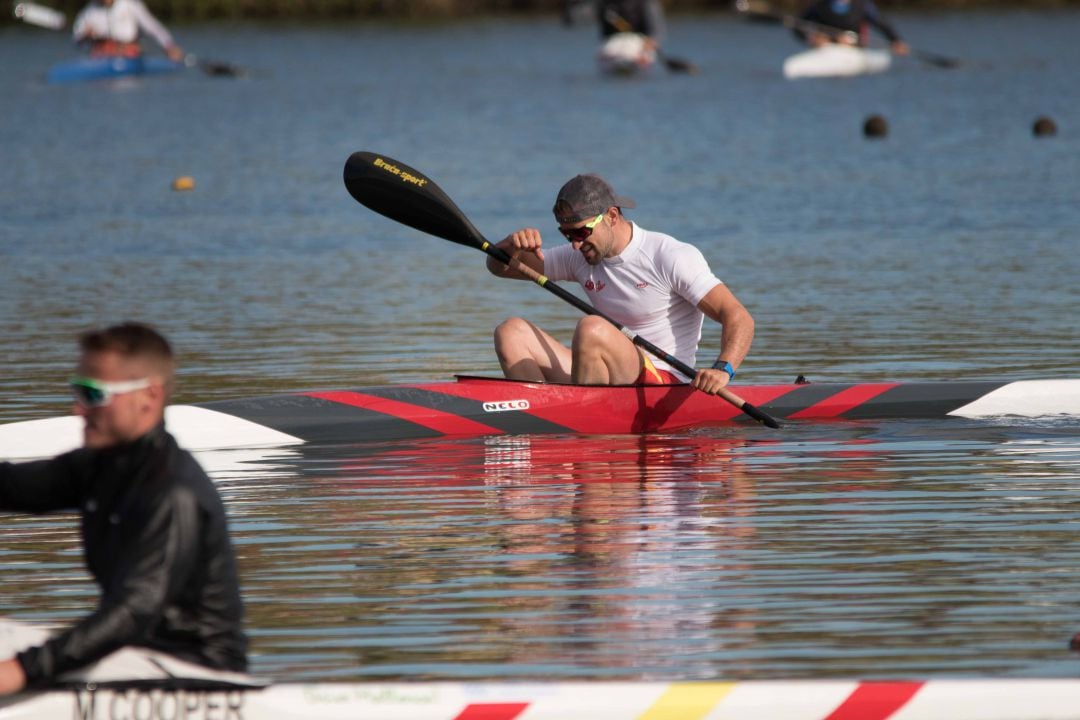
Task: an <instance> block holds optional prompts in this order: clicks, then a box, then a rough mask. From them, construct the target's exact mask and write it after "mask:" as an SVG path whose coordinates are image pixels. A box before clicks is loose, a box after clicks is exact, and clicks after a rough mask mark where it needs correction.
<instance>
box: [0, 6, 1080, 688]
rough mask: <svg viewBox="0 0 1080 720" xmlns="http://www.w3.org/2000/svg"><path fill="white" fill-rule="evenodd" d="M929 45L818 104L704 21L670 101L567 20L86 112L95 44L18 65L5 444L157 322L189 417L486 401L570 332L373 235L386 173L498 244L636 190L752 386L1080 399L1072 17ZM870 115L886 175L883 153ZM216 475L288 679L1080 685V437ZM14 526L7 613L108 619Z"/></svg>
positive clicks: (326, 55) (53, 556)
mask: <svg viewBox="0 0 1080 720" xmlns="http://www.w3.org/2000/svg"><path fill="white" fill-rule="evenodd" d="M895 19H896V21H897V24H898V25H899V26H900V28H901V29H902V30H903V32H904V33H905V35H906V36H907V39H908V40H909V41H910V42H911V44H912V45H913V46H915V47H917V48H920V49H925V50H928V51H933V52H939V53H944V54H948V55H953V56H956V57H958V58H960V59H961V60H962V61H963V63H962V65H961V66H960V67H959V68H957V69H953V70H941V69H937V68H933V67H930V66H927V65H924V64H921V63H920V62H918V61H917V60H914V59H907V60H898V61H897V63H896V64H895V66H894V69H893V70H892V71H890V72H889V73H888V74H885V75H880V76H876V77H862V78H855V79H848V80H818V81H813V80H806V81H799V82H791V81H785V80H783V79H782V78H781V76H780V72H779V69H780V64H781V62H782V61H783V58H784V57H785V56H786V55H787V54H789V53H792V52H794V51H796V50H797V49H798V46H797V45H796V44H795V43H794V41H793V40H792V39H791V38H790V36H789V35H788V34H787V32H786V31H784V30H781V29H779V28H776V27H770V26H766V25H759V24H750V23H746V22H742V21H739V20H737V19H735V18H732V17H729V16H727V15H706V16H701V17H684V18H673V19H672V20H671V23H670V24H671V27H670V33H669V35H670V39H669V42H668V45H667V50H668V52H669V53H670V54H671V55H673V56H678V57H685V58H687V59H690V60H692V61H693V62H695V63H696V64H697V65H699V66H700V67H701V70H702V71H701V73H700V74H698V75H693V76H690V75H677V74H665V73H664V72H663V71H660V72H658V73H657V74H655V75H654V76H652V77H648V78H644V79H636V80H611V79H605V78H602V77H600V76H599V75H598V73H597V72H596V70H595V67H594V65H593V51H594V47H593V40H594V35H593V30H592V28H590V27H575V28H571V29H565V28H562V27H561V26H560V25H559V24H558V22H557V21H556V20H555V19H554V18H533V19H525V20H489V21H479V22H473V23H463V24H455V25H448V26H447V25H436V26H422V27H409V26H399V25H392V24H370V25H366V24H345V25H334V26H329V25H328V26H317V27H303V28H287V27H280V26H261V25H239V26H235V27H233V26H213V27H179V28H175V31H176V34H177V36H178V39H179V40H180V41H181V42H182V43H183V44H184V45H185V47H186V48H187V49H188V50H189V51H191V52H194V53H197V54H198V55H199V56H200V57H202V58H204V59H206V60H220V61H227V62H231V63H235V64H238V65H241V66H243V67H244V68H246V69H247V70H248V71H249V72H248V75H247V76H246V77H243V78H210V77H206V76H204V75H202V74H200V73H199V72H198V71H196V70H191V71H189V72H184V73H182V74H179V75H175V76H170V77H158V78H152V79H147V80H128V81H123V82H114V83H104V84H86V85H79V86H63V87H54V86H48V85H44V84H43V83H42V82H41V80H40V78H41V75H42V74H43V73H44V72H45V70H46V69H47V68H48V67H49V65H50V64H51V63H53V62H55V61H57V60H61V59H64V58H66V57H68V56H69V54H70V47H69V46H68V42H67V39H66V38H65V37H63V36H58V35H54V34H50V33H47V32H45V31H39V30H35V29H31V28H5V29H3V30H0V58H2V59H3V60H4V65H5V67H6V68H7V70H6V71H5V72H4V73H3V74H2V75H0V103H2V107H3V113H2V114H0V129H2V133H0V148H2V158H3V162H2V163H0V186H2V187H3V188H4V192H3V193H0V262H2V265H0V356H2V357H3V358H4V360H3V370H4V379H3V381H2V382H0V422H8V421H15V420H24V419H32V418H38V417H47V416H52V415H60V414H64V413H66V412H68V411H69V403H68V400H67V395H66V389H65V386H64V381H65V379H66V377H67V374H68V373H69V371H70V368H71V364H72V361H73V357H74V351H75V347H74V336H75V334H76V333H77V332H79V331H80V330H82V329H85V328H86V327H89V326H93V325H98V324H101V323H107V322H114V321H117V320H121V319H125V318H135V319H141V320H145V321H149V322H152V323H154V324H156V325H157V326H159V327H161V328H162V329H163V330H164V331H165V332H166V333H167V334H168V335H169V336H170V338H171V339H172V340H173V341H174V342H175V344H176V346H177V348H178V350H179V352H180V355H181V363H182V373H181V384H180V389H179V396H178V398H177V400H178V401H180V402H197V401H202V400H210V399H219V398H227V397H243V396H249V395H255V394H267V393H270V392H277V391H287V390H311V389H321V388H345V387H348V388H353V387H362V386H365V385H375V384H389V383H398V382H411V381H420V380H432V379H435V380H438V379H448V378H450V377H451V376H452V375H453V374H454V373H480V374H494V373H497V371H498V366H497V363H496V362H495V359H494V353H493V352H492V350H491V347H490V342H491V341H490V337H491V330H492V328H493V327H494V325H495V324H497V323H498V322H499V320H501V319H502V318H503V317H505V316H507V315H509V314H526V315H527V316H528V317H530V318H532V319H534V320H537V321H538V322H540V323H541V324H544V325H546V326H549V327H551V328H553V329H556V330H559V329H565V330H568V329H569V328H570V327H571V326H572V324H573V322H574V320H575V319H576V317H577V315H576V311H575V310H574V309H573V308H571V307H569V306H568V305H565V304H564V303H561V302H560V301H558V299H556V298H554V297H552V296H551V295H550V294H548V293H545V292H543V291H542V290H540V289H538V288H536V287H533V286H530V285H528V284H526V283H507V282H499V281H497V280H495V279H493V278H491V277H490V276H489V275H487V273H486V272H485V271H484V269H483V261H484V258H483V257H482V256H481V255H480V253H478V252H476V251H473V250H469V249H467V248H464V247H461V246H457V245H453V244H451V243H448V242H445V241H442V240H438V239H435V238H431V237H427V236H423V235H421V234H419V233H417V232H415V231H412V230H409V229H407V228H404V227H402V226H399V225H396V224H394V223H392V222H390V221H388V220H386V219H384V218H381V217H378V216H376V215H374V214H372V213H371V212H370V211H368V210H367V209H366V208H363V207H362V206H360V205H358V204H356V203H355V202H354V201H353V200H352V199H351V198H350V197H349V196H348V194H347V193H346V191H345V189H344V187H343V184H342V181H341V172H342V167H343V165H344V162H345V160H346V158H347V157H348V156H349V154H350V153H352V152H354V151H356V150H372V151H377V152H380V153H385V154H388V155H390V156H392V157H394V158H397V159H399V160H401V161H403V162H406V163H408V164H410V165H412V166H414V167H416V168H418V169H420V170H422V171H423V172H425V173H426V174H428V175H429V176H430V177H432V178H433V179H434V180H435V181H436V182H438V183H439V185H440V186H441V187H442V188H443V189H444V190H446V192H447V193H448V194H449V195H450V196H451V197H452V198H453V199H454V200H455V201H456V202H457V203H458V204H459V205H460V206H461V208H462V209H463V210H464V211H465V212H466V214H467V215H468V216H469V217H470V219H472V221H473V222H474V224H475V225H476V226H477V227H478V228H480V229H481V230H482V231H483V232H484V233H485V234H487V235H488V237H489V238H491V239H497V238H499V237H502V236H503V235H504V234H506V233H507V232H509V231H511V230H513V229H516V228H517V227H520V226H523V225H534V226H537V227H540V228H541V229H542V230H543V231H544V232H545V233H546V237H547V238H548V239H549V240H554V239H555V238H556V237H557V236H556V235H555V233H554V225H553V221H552V219H551V216H550V206H551V203H552V201H553V198H554V194H555V191H556V189H557V188H558V186H559V185H560V184H561V183H562V182H563V181H564V180H566V179H567V178H568V177H570V176H571V175H573V174H575V173H578V172H582V171H598V172H601V173H603V174H605V175H606V176H607V177H608V178H609V179H610V180H611V181H612V182H613V184H614V185H615V186H616V188H617V189H618V190H619V191H620V192H622V193H624V194H627V195H630V196H631V197H634V198H635V199H636V200H637V202H638V209H637V210H634V211H632V212H631V217H632V218H633V219H635V220H637V221H638V222H640V223H641V224H642V225H644V226H646V227H649V228H654V229H658V230H663V231H666V232H670V233H672V234H674V235H676V236H677V237H679V238H681V239H684V240H688V241H691V242H693V243H695V244H697V245H698V246H699V247H700V248H701V249H702V250H703V251H704V253H705V255H706V256H707V257H708V258H709V259H710V261H711V263H712V265H713V268H714V270H715V271H716V273H717V275H718V276H719V277H720V278H721V279H723V280H725V281H726V282H727V283H728V284H729V285H730V286H731V287H732V289H733V290H734V291H735V293H736V294H737V295H738V296H739V297H740V299H742V301H743V302H744V304H746V306H747V307H748V308H749V309H750V310H751V312H752V313H753V314H754V316H755V318H756V320H757V338H756V340H755V344H754V348H753V351H752V354H751V356H750V358H749V359H748V360H747V362H746V363H745V364H744V366H743V367H742V368H741V369H740V372H739V378H738V381H739V382H746V383H765V382H783V381H790V380H792V379H793V378H794V377H795V376H796V375H798V374H800V373H802V374H805V375H807V376H808V377H809V378H810V379H811V380H817V381H855V380H954V379H955V380H959V379H965V380H966V379H1031V378H1055V377H1078V376H1080V373H1078V370H1080V363H1078V361H1077V357H1078V354H1080V319H1078V313H1077V308H1078V307H1080V290H1078V284H1077V278H1078V277H1080V260H1078V259H1077V258H1078V255H1080V253H1078V250H1080V231H1078V228H1080V203H1077V198H1078V196H1080V84H1078V83H1077V82H1076V79H1075V77H1076V70H1077V68H1078V67H1080V46H1078V45H1077V43H1076V37H1077V35H1078V33H1080V13H1078V12H1077V11H1055V12H1040V13H1035V12H1003V11H1002V12H993V13H975V14H940V15H899V16H897V17H896V18H895ZM871 114H881V115H883V116H884V117H885V118H886V119H887V120H888V122H889V125H890V133H889V135H888V137H887V138H885V139H882V140H866V139H864V138H863V137H862V133H861V128H862V123H863V121H864V119H865V118H866V117H867V116H869V115H871ZM1040 115H1046V116H1049V117H1051V118H1053V119H1054V120H1056V122H1057V124H1058V127H1059V132H1058V134H1057V135H1056V136H1054V137H1049V138H1035V137H1033V135H1032V132H1031V127H1032V123H1033V122H1034V120H1035V118H1037V117H1038V116H1040ZM181 175H190V176H192V177H193V178H194V179H195V183H196V187H195V189H194V190H193V191H191V192H186V193H181V192H174V191H172V190H171V189H170V184H171V182H172V180H173V179H174V178H176V177H178V176H181ZM556 241H557V240H556ZM564 334H565V333H564ZM718 342H719V333H718V332H717V330H716V328H707V329H706V335H705V338H704V340H703V347H704V348H707V350H706V351H705V352H706V354H707V355H708V356H711V355H712V352H713V350H714V349H715V348H716V347H717V346H718ZM211 460H213V468H214V470H213V475H214V477H215V479H216V480H217V481H218V482H219V484H220V487H221V490H222V493H223V495H224V497H225V499H226V503H227V505H228V508H229V512H230V515H231V518H232V523H233V530H234V534H235V538H236V542H237V545H238V548H239V552H240V556H241V558H240V561H241V569H242V573H243V582H244V593H245V599H246V601H247V609H248V620H249V630H250V634H251V636H252V639H253V653H252V659H253V665H254V669H255V670H256V671H257V672H262V673H267V674H270V675H273V676H276V677H282V678H290V679H300V678H302V679H360V678H369V677H385V678H411V679H419V678H451V679H452V678H517V677H529V678H571V677H572V678H626V679H711V678H724V679H741V678H776V677H806V678H816V677H838V676H843V677H853V676H858V677H864V678H869V677H939V676H955V675H968V676H983V675H1000V676H1006V675H1008V676H1039V677H1050V676H1075V675H1076V674H1077V673H1078V672H1080V656H1078V655H1076V654H1074V653H1070V652H1069V651H1068V650H1067V641H1068V639H1069V638H1070V637H1071V636H1072V635H1073V634H1074V633H1075V632H1076V631H1078V630H1080V611H1078V610H1080V573H1078V572H1077V567H1078V565H1080V540H1078V539H1077V538H1078V537H1080V534H1078V532H1077V531H1078V530H1080V483H1078V481H1080V421H1077V420H1076V419H1053V420H1040V421H1019V420H998V421H979V422H976V421H967V420H950V421H894V422H873V423H870V422H843V423H825V424H809V423H790V424H789V425H787V426H786V427H785V428H784V429H783V430H782V431H779V432H778V431H771V430H768V429H765V428H760V427H750V426H740V427H735V428H712V429H702V430H698V431H694V432H687V433H682V434H672V435H655V436H649V437H585V438H575V437H500V438H488V439H470V440H457V441H447V440H443V441H424V442H408V443H380V444H370V443H367V444H365V443H363V442H360V441H358V442H357V443H355V444H353V445H349V446H332V447H303V448H301V449H293V450H287V451H286V450H282V451H280V452H278V453H276V454H274V455H272V456H270V457H261V458H258V459H256V458H254V457H248V456H244V455H242V454H237V455H233V456H225V457H216V458H211ZM0 523H2V527H3V532H2V533H0V535H2V537H0V572H2V574H3V583H2V587H0V615H7V616H12V617H15V618H18V619H23V620H28V621H43V622H58V623H62V622H67V621H69V620H71V619H73V618H76V617H78V616H80V615H81V614H83V613H85V612H86V611H87V610H88V609H89V608H90V607H92V606H93V604H94V601H95V594H94V589H93V587H92V586H91V585H90V584H89V583H88V581H87V578H86V575H85V573H84V571H83V570H82V566H81V555H80V552H79V547H78V542H77V536H76V533H75V528H74V525H73V523H72V521H71V518H70V517H66V516H64V517H45V518H32V517H28V516H22V515H5V516H4V517H3V518H2V519H0Z"/></svg>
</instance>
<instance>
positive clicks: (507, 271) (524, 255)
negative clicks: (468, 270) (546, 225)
mask: <svg viewBox="0 0 1080 720" xmlns="http://www.w3.org/2000/svg"><path fill="white" fill-rule="evenodd" d="M542 245H543V240H542V239H541V237H540V231H539V230H537V229H536V228H522V229H521V230H518V231H516V232H513V233H511V234H510V235H507V236H506V237H505V238H503V239H502V240H500V241H499V242H497V243H495V247H497V248H499V249H501V250H503V251H505V252H506V253H508V254H509V255H510V256H511V257H512V258H514V259H515V260H517V261H519V262H520V263H521V264H522V265H528V266H529V267H531V268H532V269H533V270H535V271H536V272H538V273H541V274H543V272H544V251H543V250H542V249H541V246H542ZM487 269H488V272H490V273H491V274H492V275H495V276H497V277H502V278H511V279H513V280H532V278H530V277H528V276H527V275H525V274H523V273H521V272H518V271H517V270H515V269H513V268H512V267H510V266H508V265H504V264H502V263H501V262H499V261H498V260H496V259H495V258H493V257H491V256H488V260H487Z"/></svg>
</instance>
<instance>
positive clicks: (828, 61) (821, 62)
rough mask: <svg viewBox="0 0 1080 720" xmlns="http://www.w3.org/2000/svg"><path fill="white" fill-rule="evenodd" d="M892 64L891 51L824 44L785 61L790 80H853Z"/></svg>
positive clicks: (785, 71) (883, 69) (785, 70)
mask: <svg viewBox="0 0 1080 720" xmlns="http://www.w3.org/2000/svg"><path fill="white" fill-rule="evenodd" d="M890 65H892V55H891V54H890V53H889V51H888V50H881V49H877V48H860V47H852V46H850V45H824V46H822V47H817V48H811V49H809V50H804V51H802V52H799V53H795V54H794V55H792V56H791V57H789V58H788V59H787V60H785V61H784V77H785V78H788V79H789V80H794V79H797V78H815V77H851V76H853V75H867V74H872V73H882V72H885V71H886V70H888V69H889V67H890Z"/></svg>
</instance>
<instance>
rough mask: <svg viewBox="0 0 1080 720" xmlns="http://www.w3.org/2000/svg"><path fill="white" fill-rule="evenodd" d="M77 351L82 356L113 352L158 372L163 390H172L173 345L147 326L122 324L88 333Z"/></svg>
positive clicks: (82, 337) (85, 333)
mask: <svg viewBox="0 0 1080 720" xmlns="http://www.w3.org/2000/svg"><path fill="white" fill-rule="evenodd" d="M79 348H80V349H81V350H82V351H83V352H84V353H92V352H114V353H117V354H119V355H122V356H123V357H125V358H128V359H133V360H142V361H143V362H145V363H147V364H148V365H149V366H150V367H151V368H152V369H153V370H154V371H155V372H157V373H160V374H161V376H162V379H163V380H164V381H165V387H166V389H167V390H169V391H171V390H172V386H173V377H174V375H175V373H176V359H175V357H174V356H173V350H172V346H171V345H170V344H169V341H168V340H166V339H165V336H164V335H162V334H161V333H159V332H158V331H157V330H155V329H154V328H152V327H150V326H149V325H145V324H143V323H139V322H123V323H120V324H119V325H111V326H109V327H106V328H100V329H95V330H88V331H86V332H84V333H83V334H82V335H80V336H79Z"/></svg>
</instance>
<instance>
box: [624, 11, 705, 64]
mask: <svg viewBox="0 0 1080 720" xmlns="http://www.w3.org/2000/svg"><path fill="white" fill-rule="evenodd" d="M604 18H605V19H606V20H607V21H608V22H609V23H611V24H612V25H614V26H615V28H616V29H617V30H618V31H619V32H634V28H633V27H632V26H631V25H630V22H629V21H628V20H627V19H626V18H624V17H623V16H621V15H619V13H617V12H615V11H614V10H612V9H611V8H607V9H606V10H604ZM656 57H658V58H659V59H660V62H662V63H664V67H666V68H667V69H668V70H669V71H671V72H682V73H688V74H690V75H697V74H698V73H699V72H701V71H700V70H699V69H698V66H697V65H695V64H694V63H692V62H690V61H689V60H683V59H682V58H673V57H671V56H670V55H667V54H665V53H663V52H661V50H660V48H656Z"/></svg>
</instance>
